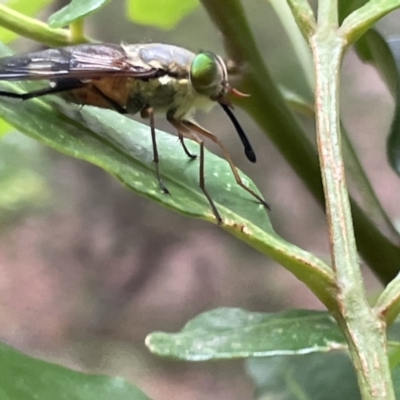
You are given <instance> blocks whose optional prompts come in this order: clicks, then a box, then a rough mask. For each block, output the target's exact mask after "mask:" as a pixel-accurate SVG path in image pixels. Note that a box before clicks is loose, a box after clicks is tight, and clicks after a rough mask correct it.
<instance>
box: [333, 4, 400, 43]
mask: <svg viewBox="0 0 400 400" xmlns="http://www.w3.org/2000/svg"><path fill="white" fill-rule="evenodd" d="M399 7H400V0H397V1H393V0H370V1H368V2H367V3H366V4H365V5H364V6H363V7H360V8H358V9H357V10H355V11H353V12H352V13H351V14H350V15H348V16H347V17H346V18H345V20H344V21H343V23H342V26H341V27H340V33H341V34H342V35H343V37H346V39H347V45H350V44H352V43H354V42H355V41H356V40H357V39H358V38H359V37H360V36H362V35H363V34H364V33H365V32H366V31H367V30H368V29H369V28H371V27H372V26H373V25H374V24H375V23H376V22H377V21H378V20H379V19H381V18H382V17H383V16H385V15H386V14H388V13H389V12H390V11H393V10H395V9H396V8H399Z"/></svg>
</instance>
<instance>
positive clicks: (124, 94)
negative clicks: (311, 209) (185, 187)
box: [0, 43, 270, 224]
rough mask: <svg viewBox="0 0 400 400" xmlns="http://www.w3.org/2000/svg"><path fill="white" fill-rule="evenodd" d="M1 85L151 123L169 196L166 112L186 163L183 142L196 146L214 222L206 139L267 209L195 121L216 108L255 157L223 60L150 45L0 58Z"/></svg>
mask: <svg viewBox="0 0 400 400" xmlns="http://www.w3.org/2000/svg"><path fill="white" fill-rule="evenodd" d="M0 80H49V81H50V85H49V87H46V88H44V89H40V90H36V91H32V92H28V93H22V94H21V93H12V92H4V91H0V96H5V97H12V98H17V99H21V100H28V99H31V98H35V97H40V96H45V95H48V94H60V95H61V96H62V97H64V98H65V99H66V100H67V101H70V102H73V103H77V104H81V105H92V106H97V107H101V108H108V109H112V110H115V111H117V112H119V113H121V114H128V115H133V114H136V113H140V115H141V117H143V118H148V119H149V121H150V130H151V139H152V147H153V160H154V164H155V170H156V176H157V180H158V184H159V186H160V189H161V191H162V192H164V193H167V194H168V193H169V191H168V189H167V187H166V186H165V184H164V182H163V179H162V176H161V173H160V168H159V155H158V150H157V141H156V132H155V124H154V114H155V113H159V112H161V113H163V114H164V115H165V116H166V118H167V120H168V121H169V122H170V123H171V125H173V126H174V128H175V129H176V130H177V132H178V137H179V140H180V142H181V144H182V147H183V150H184V151H185V153H186V154H187V156H188V157H189V158H191V159H194V158H196V156H195V155H193V154H192V153H190V152H189V150H188V149H187V147H186V145H185V141H184V139H185V138H187V139H191V140H193V141H195V142H197V143H198V144H199V146H200V154H199V161H200V162H199V186H200V188H201V190H202V192H203V193H204V195H205V196H206V198H207V200H208V202H209V204H210V207H211V209H212V211H213V214H214V216H215V218H216V219H217V222H218V224H222V218H221V216H220V213H219V212H218V209H217V207H216V206H215V204H214V202H213V200H212V198H211V197H210V195H209V193H208V191H207V188H206V184H205V174H204V142H203V138H208V139H210V140H211V141H213V142H214V143H216V144H217V145H218V146H219V147H220V149H221V150H222V152H223V154H224V157H225V159H226V160H227V161H228V163H229V166H230V168H231V170H232V173H233V175H234V177H235V180H236V182H237V184H238V185H240V186H241V187H242V188H243V189H244V190H246V191H247V192H248V193H250V194H251V195H252V196H253V197H254V198H255V199H256V200H257V201H258V202H259V203H261V204H263V205H264V207H265V208H267V209H268V210H269V209H270V208H269V206H268V204H267V203H266V202H265V200H264V199H263V198H262V197H261V196H260V195H258V194H257V193H256V192H254V191H253V190H252V189H251V188H249V187H248V186H247V185H246V184H244V183H243V181H242V179H241V178H240V175H239V173H238V170H237V168H236V166H235V164H234V163H233V160H232V157H231V156H230V154H229V152H228V151H227V150H226V148H225V147H224V145H223V144H222V143H221V142H220V141H219V139H218V138H217V137H216V136H215V135H214V134H213V133H211V132H209V131H207V130H206V129H204V128H202V127H201V126H199V125H197V124H196V123H195V122H194V120H193V114H194V112H195V111H196V109H204V110H208V109H210V108H211V107H212V106H213V105H214V104H216V103H219V104H220V105H221V107H222V109H223V110H224V111H225V113H226V114H227V115H228V117H229V118H230V120H231V121H232V123H233V125H234V127H235V129H236V132H237V133H238V135H239V138H240V140H241V142H242V144H243V146H244V152H245V154H246V157H247V158H248V159H249V160H250V161H251V162H253V163H254V162H256V156H255V153H254V151H253V148H252V147H251V144H250V142H249V140H248V139H247V137H246V134H245V133H244V131H243V129H242V128H241V126H240V124H239V122H238V121H237V119H236V117H235V116H234V114H233V112H232V110H231V109H232V105H231V103H230V101H229V100H228V98H227V97H226V96H227V94H228V93H231V94H233V95H236V96H246V95H244V94H242V93H240V92H239V91H238V90H236V89H234V88H232V87H230V85H229V82H228V74H227V68H226V65H225V63H224V61H223V60H222V58H221V57H219V56H218V55H216V54H214V53H211V52H206V51H204V52H200V53H197V54H195V53H192V52H191V51H189V50H186V49H184V48H181V47H177V46H172V45H167V44H160V43H151V44H130V45H129V44H121V45H116V44H83V45H77V46H68V47H61V48H56V49H48V50H44V51H39V52H36V53H27V54H22V55H16V56H11V57H4V58H0Z"/></svg>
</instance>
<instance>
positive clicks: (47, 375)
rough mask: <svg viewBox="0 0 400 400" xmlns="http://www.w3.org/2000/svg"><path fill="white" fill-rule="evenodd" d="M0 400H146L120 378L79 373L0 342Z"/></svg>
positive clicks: (142, 394) (136, 389)
mask: <svg viewBox="0 0 400 400" xmlns="http://www.w3.org/2000/svg"><path fill="white" fill-rule="evenodd" d="M0 370H1V374H0V393H1V399H2V400H17V399H21V400H34V399H40V400H55V399H68V400H110V399H112V400H149V397H147V396H146V395H145V394H144V393H143V392H142V391H140V390H139V389H138V388H136V387H135V386H133V385H130V384H129V383H127V382H126V381H124V380H123V379H122V378H110V377H107V376H103V375H91V374H83V373H81V372H77V371H73V370H71V369H68V368H65V367H61V366H60V365H56V364H52V363H48V362H45V361H42V360H38V359H36V358H33V357H30V356H27V355H25V354H23V353H20V352H19V351H17V350H14V349H12V348H11V347H9V346H6V345H5V344H2V343H0Z"/></svg>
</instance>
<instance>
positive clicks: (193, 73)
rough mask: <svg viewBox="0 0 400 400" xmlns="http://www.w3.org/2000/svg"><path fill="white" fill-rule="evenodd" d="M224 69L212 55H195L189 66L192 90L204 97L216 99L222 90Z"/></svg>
mask: <svg viewBox="0 0 400 400" xmlns="http://www.w3.org/2000/svg"><path fill="white" fill-rule="evenodd" d="M225 79H226V68H225V65H224V64H223V62H222V60H221V59H220V58H219V57H218V56H216V55H215V54H213V53H200V54H197V55H196V56H195V57H194V59H193V61H192V65H191V66H190V82H191V84H192V86H193V88H194V90H195V91H196V92H197V93H199V94H203V95H205V96H209V97H218V96H219V95H220V94H222V93H221V92H222V91H223V89H224V80H225Z"/></svg>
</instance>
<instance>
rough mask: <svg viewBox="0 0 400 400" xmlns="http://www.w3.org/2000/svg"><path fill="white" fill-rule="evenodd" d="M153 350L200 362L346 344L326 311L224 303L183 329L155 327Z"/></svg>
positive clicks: (149, 340)
mask: <svg viewBox="0 0 400 400" xmlns="http://www.w3.org/2000/svg"><path fill="white" fill-rule="evenodd" d="M146 345H147V347H148V348H149V349H150V351H151V352H153V353H156V354H158V355H161V356H166V357H173V358H179V359H183V360H191V361H199V360H212V359H224V358H242V357H264V356H277V355H282V354H307V353H313V352H321V351H322V352H326V351H331V350H333V349H338V348H342V349H344V348H346V344H345V340H344V338H343V335H342V333H341V331H340V329H339V328H338V326H337V324H336V322H335V320H334V319H333V318H332V317H331V316H330V315H329V314H328V313H325V312H320V311H308V310H290V311H284V312H281V313H255V312H249V311H245V310H241V309H238V308H220V309H216V310H212V311H209V312H205V313H203V314H200V315H199V316H197V317H196V318H194V319H193V320H191V321H190V322H188V323H187V324H186V325H185V327H184V328H183V329H182V330H181V331H180V332H178V333H165V332H154V333H152V334H150V335H149V336H148V337H147V339H146Z"/></svg>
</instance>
